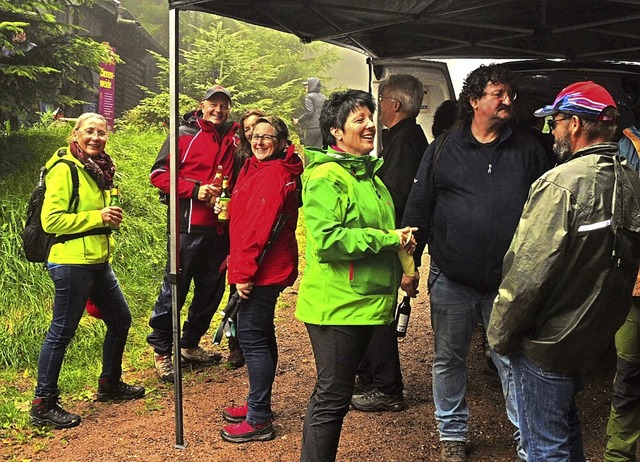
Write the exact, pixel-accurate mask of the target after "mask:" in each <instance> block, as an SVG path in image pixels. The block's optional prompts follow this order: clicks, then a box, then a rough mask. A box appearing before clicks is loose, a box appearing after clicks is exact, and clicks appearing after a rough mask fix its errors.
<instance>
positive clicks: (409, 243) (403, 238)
mask: <svg viewBox="0 0 640 462" xmlns="http://www.w3.org/2000/svg"><path fill="white" fill-rule="evenodd" d="M416 231H418V228H414V227H411V226H406V227H404V228H402V229H396V234H397V235H398V237H399V238H400V245H399V246H398V250H404V251H405V252H407V253H408V254H409V255H413V252H415V251H416V238H415V237H413V233H415V232H416Z"/></svg>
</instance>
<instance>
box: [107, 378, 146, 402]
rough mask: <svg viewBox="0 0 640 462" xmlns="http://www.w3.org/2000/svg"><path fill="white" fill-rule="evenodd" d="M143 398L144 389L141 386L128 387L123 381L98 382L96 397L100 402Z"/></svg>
mask: <svg viewBox="0 0 640 462" xmlns="http://www.w3.org/2000/svg"><path fill="white" fill-rule="evenodd" d="M143 396H144V387H141V386H139V385H128V384H126V383H124V382H123V381H122V380H119V381H117V382H113V381H109V379H100V380H99V381H98V393H97V395H96V399H97V400H98V401H102V402H105V401H129V400H132V399H138V398H142V397H143Z"/></svg>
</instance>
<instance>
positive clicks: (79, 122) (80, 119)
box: [67, 112, 109, 142]
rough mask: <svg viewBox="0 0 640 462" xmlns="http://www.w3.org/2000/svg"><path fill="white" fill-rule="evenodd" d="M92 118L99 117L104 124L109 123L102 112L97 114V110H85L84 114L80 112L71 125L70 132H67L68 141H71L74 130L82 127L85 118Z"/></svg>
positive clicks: (107, 124)
mask: <svg viewBox="0 0 640 462" xmlns="http://www.w3.org/2000/svg"><path fill="white" fill-rule="evenodd" d="M92 118H96V119H100V120H101V121H102V122H104V124H105V125H106V126H109V123H108V122H107V119H106V118H105V116H103V115H102V114H98V113H97V112H85V113H84V114H81V115H80V116H79V117H78V118H77V119H76V124H75V125H74V126H73V130H71V133H69V137H68V139H67V140H68V141H69V142H72V141H73V134H74V133H75V132H77V131H78V130H80V127H82V126H83V125H84V123H85V122H86V121H87V120H89V119H92Z"/></svg>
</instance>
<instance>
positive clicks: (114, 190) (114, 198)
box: [109, 184, 122, 231]
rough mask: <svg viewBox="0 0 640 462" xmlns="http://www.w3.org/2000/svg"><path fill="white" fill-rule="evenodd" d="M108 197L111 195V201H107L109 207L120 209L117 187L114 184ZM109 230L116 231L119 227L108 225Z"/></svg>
mask: <svg viewBox="0 0 640 462" xmlns="http://www.w3.org/2000/svg"><path fill="white" fill-rule="evenodd" d="M110 195H111V200H110V201H109V205H110V206H112V207H120V208H122V205H121V203H120V190H119V189H118V186H116V185H115V184H114V185H113V186H112V187H111V190H110ZM109 228H111V229H113V230H115V231H117V230H119V229H120V225H115V224H110V225H109Z"/></svg>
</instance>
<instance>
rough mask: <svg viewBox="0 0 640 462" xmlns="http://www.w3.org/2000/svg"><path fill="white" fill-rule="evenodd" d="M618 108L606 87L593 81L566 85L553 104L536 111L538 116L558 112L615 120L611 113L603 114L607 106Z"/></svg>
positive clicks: (587, 117)
mask: <svg viewBox="0 0 640 462" xmlns="http://www.w3.org/2000/svg"><path fill="white" fill-rule="evenodd" d="M611 106H612V107H613V108H615V109H617V106H616V102H615V101H614V100H613V98H612V97H611V95H610V94H609V92H608V91H607V90H605V88H604V87H603V86H601V85H598V84H597V83H594V82H592V81H590V80H589V81H587V82H576V83H572V84H571V85H569V86H568V87H565V88H564V89H563V90H562V91H561V92H560V93H558V96H556V99H555V101H554V102H553V104H551V105H549V106H545V107H543V108H540V109H538V110H537V111H536V112H534V114H533V115H535V116H536V117H546V116H550V115H553V114H557V113H558V112H564V113H566V114H571V115H576V116H578V117H582V118H585V119H588V120H600V121H613V120H614V117H613V116H611V115H603V114H602V112H603V111H604V110H605V109H606V108H607V107H611Z"/></svg>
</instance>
